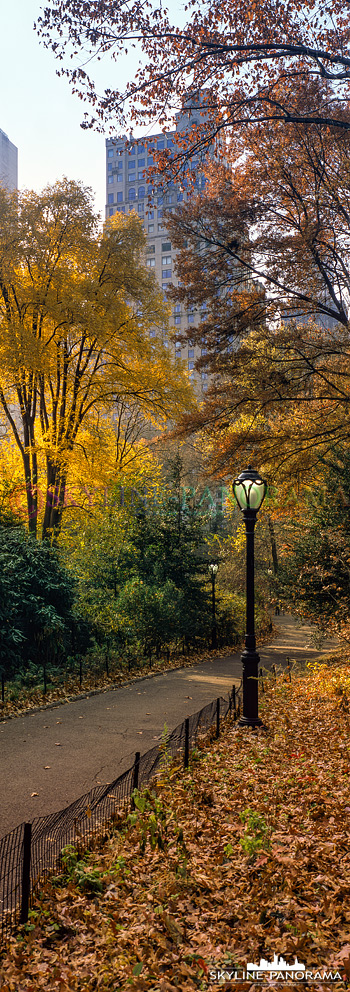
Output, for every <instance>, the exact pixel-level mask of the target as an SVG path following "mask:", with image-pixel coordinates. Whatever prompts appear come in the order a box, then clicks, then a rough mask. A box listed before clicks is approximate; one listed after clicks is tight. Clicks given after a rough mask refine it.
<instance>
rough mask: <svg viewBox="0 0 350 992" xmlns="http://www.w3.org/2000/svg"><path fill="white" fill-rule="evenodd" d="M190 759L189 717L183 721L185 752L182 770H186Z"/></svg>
mask: <svg viewBox="0 0 350 992" xmlns="http://www.w3.org/2000/svg"><path fill="white" fill-rule="evenodd" d="M189 757H190V721H189V717H188V716H187V717H186V720H185V750H184V768H188V762H189Z"/></svg>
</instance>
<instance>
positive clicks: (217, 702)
mask: <svg viewBox="0 0 350 992" xmlns="http://www.w3.org/2000/svg"><path fill="white" fill-rule="evenodd" d="M218 737H220V697H219V699H217V700H216V738H218Z"/></svg>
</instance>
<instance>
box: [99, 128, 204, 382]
mask: <svg viewBox="0 0 350 992" xmlns="http://www.w3.org/2000/svg"><path fill="white" fill-rule="evenodd" d="M195 123H196V121H195V120H194V119H193V112H191V115H189V114H188V113H186V111H183V112H181V113H179V114H178V115H177V119H176V130H174V131H168V132H167V133H165V134H164V133H160V134H153V135H152V136H151V137H149V138H147V139H144V138H140V139H135V140H134V139H133V138H132V137H131V136H130V138H129V139H128V138H127V137H126V135H125V136H122V137H121V138H107V140H106V218H108V217H112V216H113V214H114V213H116V212H120V213H123V214H127V213H130V212H131V211H132V210H136V212H137V213H138V216H139V217H140V219H141V220H142V223H143V225H144V228H145V231H146V238H147V245H146V264H147V266H149V268H151V269H152V271H153V272H154V274H155V276H156V279H157V281H158V283H159V285H160V286H161V288H162V289H163V292H164V294H165V295H166V293H167V289H168V285H169V283H173V284H174V285H176V283H177V280H176V275H175V271H174V262H175V251H174V249H173V246H172V243H171V239H170V236H169V234H168V232H167V224H166V217H167V215H168V214H169V213H172V212H173V211H174V210H175V209H176V208H177V207H178V206H179V204H181V203H182V202H184V201H185V200H186V198H187V196H189V195H191V191H190V190H189V189H188V184H187V180H186V177H184V178H183V179H182V180H181V181H180V180H179V182H178V183H175V182H173V181H171V182H169V183H168V184H167V188H166V192H164V191H163V190H161V189H159V190H158V192H157V189H156V188H153V189H152V188H150V185H149V184H148V183H147V169H148V168H149V167H150V166H152V165H153V164H154V152H155V151H157V152H161V151H163V150H164V149H169V150H170V151H171V149H172V148H173V147H174V144H175V142H174V137H175V134H176V132H178V131H179V132H181V131H183V130H184V129H185V127H186V124H187V126H188V124H190V125H191V124H195ZM190 168H191V172H192V173H195V185H194V193H200V191H201V190H202V189H204V186H205V177H204V174H203V160H201V158H200V155H196V154H194V155H193V156H192V158H191V163H190ZM199 319H200V315H199V314H196V313H194V312H192V311H191V310H189V309H187V308H185V307H184V306H181V305H180V304H179V303H178V304H175V305H174V306H173V312H172V319H171V325H172V331H173V334H174V336H175V337H174V345H173V347H174V352H175V357H176V358H179V359H180V358H181V359H182V360H184V361H185V363H186V365H187V368H188V371H189V372H190V374H191V376H192V377H194V378H195V379H196V381H197V383H198V385H199V384H201V386H202V387H203V388H205V385H206V378H207V377H206V374H204V373H203V374H202V375H201V376H198V374H196V372H195V369H194V365H195V361H196V358H197V357H198V356H199V355H200V353H201V352H200V349H199V348H198V347H196V348H195V347H193V346H191V343H190V342H188V343H186V345H183V344H182V343H181V341H180V335H181V333H182V332H183V331H184V330H185V328H190V327H191V324H195V323H197V322H198V320H199ZM176 334H178V335H179V337H178V338H176Z"/></svg>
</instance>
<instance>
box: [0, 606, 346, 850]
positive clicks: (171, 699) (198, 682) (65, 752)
mask: <svg viewBox="0 0 350 992" xmlns="http://www.w3.org/2000/svg"><path fill="white" fill-rule="evenodd" d="M274 622H275V625H276V627H277V636H276V638H275V640H274V641H273V642H272V643H271V644H265V645H264V646H263V647H261V648H260V657H261V663H262V664H263V665H265V666H266V667H268V666H270V665H272V664H276V665H278V664H285V662H286V659H287V658H288V657H289V658H290V659H291V660H308V659H310V658H314V657H317V656H318V655H319V654H320V653H324V652H326V651H330V650H331V649H332V648H334V647H336V646H337V642H336V641H326V642H325V643H324V645H323V646H322V651H320V650H317V649H316V646H315V643H314V640H313V631H312V628H311V627H309V626H308V625H302V626H301V625H300V624H299V623H298V622H297V621H296V620H294V619H293V618H292V617H290V616H280V617H274ZM241 667H242V666H241V660H240V654H234V655H227V656H225V657H221V658H213V659H212V660H209V661H205V662H203V663H202V664H199V665H194V666H193V668H181V669H177V670H176V671H170V672H166V673H164V674H161V675H156V676H152V677H151V678H143V679H139V680H138V681H136V682H134V683H133V684H132V685H127V686H125V687H123V688H118V689H112V690H107V691H105V692H101V693H100V694H98V695H94V696H90V697H88V698H85V699H77V700H74V701H73V702H70V703H63V704H62V705H60V706H55V707H51V708H47V709H43V710H41V711H39V712H34V713H27V714H25V715H24V716H20V717H16V718H14V719H12V720H7V721H4V722H2V723H1V724H0V754H1V763H0V768H1V770H0V837H3V836H4V835H5V834H7V833H8V832H9V831H10V830H12V829H13V828H14V827H16V826H17V825H18V824H19V823H22V821H23V820H32V819H34V817H35V816H45V815H46V814H47V813H52V812H54V811H55V810H59V809H62V808H63V807H64V806H67V805H68V804H69V803H70V802H72V801H73V800H74V799H76V798H78V797H79V796H80V795H82V794H83V793H84V792H87V791H88V790H89V789H90V788H91V787H92V786H94V785H96V784H98V783H102V784H105V783H106V784H107V783H108V782H111V781H112V780H113V779H115V778H117V776H118V775H119V774H120V773H121V772H122V771H124V770H125V769H126V768H128V767H130V765H131V763H132V761H133V757H134V754H135V751H141V753H143V752H144V751H147V750H148V749H149V748H151V747H154V744H155V741H157V740H159V739H160V738H161V735H162V731H163V729H164V724H165V723H166V725H167V727H168V729H169V730H172V729H173V728H174V727H176V726H177V724H179V723H181V722H182V720H184V719H185V717H186V716H189V715H190V714H191V713H195V712H196V711H197V710H199V709H201V707H202V706H205V705H206V703H209V702H210V701H211V700H212V699H215V698H216V697H217V696H218V695H222V696H225V695H226V694H227V693H228V692H229V691H230V689H231V688H232V684H233V682H238V681H239V679H240V677H241Z"/></svg>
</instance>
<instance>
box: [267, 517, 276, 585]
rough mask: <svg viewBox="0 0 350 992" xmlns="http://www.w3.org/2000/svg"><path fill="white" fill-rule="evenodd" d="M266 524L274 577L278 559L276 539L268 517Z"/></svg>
mask: <svg viewBox="0 0 350 992" xmlns="http://www.w3.org/2000/svg"><path fill="white" fill-rule="evenodd" d="M267 522H268V527H269V534H270V542H271V554H272V562H273V570H274V573H275V575H277V572H278V557H277V544H276V538H275V528H274V526H273V520H272V519H271V517H270V516H268V518H267Z"/></svg>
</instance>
